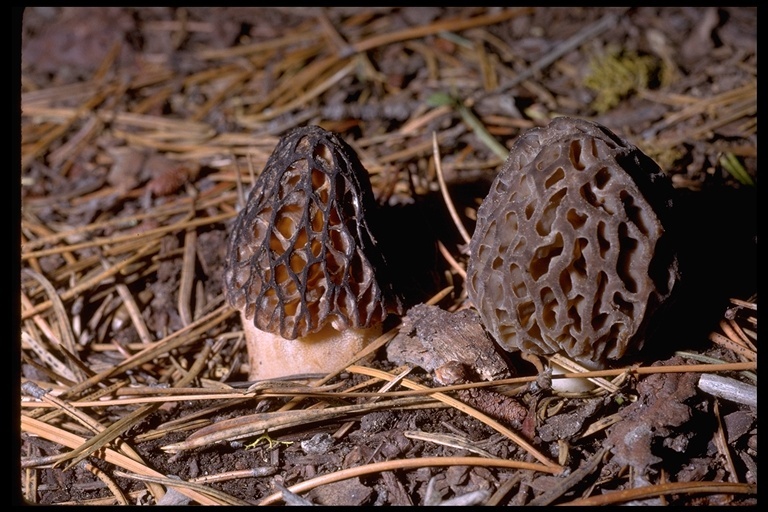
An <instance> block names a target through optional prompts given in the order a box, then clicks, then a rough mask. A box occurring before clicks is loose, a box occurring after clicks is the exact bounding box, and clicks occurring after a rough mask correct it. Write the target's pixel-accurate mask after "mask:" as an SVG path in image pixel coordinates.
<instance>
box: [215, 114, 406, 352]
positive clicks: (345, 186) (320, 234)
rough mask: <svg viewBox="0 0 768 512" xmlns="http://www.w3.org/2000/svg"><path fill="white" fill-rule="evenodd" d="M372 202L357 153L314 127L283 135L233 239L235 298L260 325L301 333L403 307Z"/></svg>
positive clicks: (228, 283)
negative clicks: (374, 228)
mask: <svg viewBox="0 0 768 512" xmlns="http://www.w3.org/2000/svg"><path fill="white" fill-rule="evenodd" d="M374 206H375V203H374V198H373V192H372V190H371V184H370V180H369V178H368V172H367V171H366V170H365V168H364V167H363V166H362V164H361V163H360V160H359V159H358V158H357V155H356V154H355V152H354V150H353V149H352V148H351V147H349V146H348V145H347V144H346V143H345V142H344V141H342V140H341V139H340V138H339V137H338V136H336V135H335V134H333V133H330V132H328V131H326V130H324V129H322V128H320V127H317V126H307V127H301V128H296V129H294V130H292V131H290V132H289V133H287V134H286V135H285V136H284V137H282V138H281V139H280V141H279V142H278V144H277V147H276V148H275V150H274V152H273V153H272V155H271V156H270V158H269V160H268V161H267V164H266V166H265V168H264V170H263V172H262V173H261V174H260V175H259V176H258V178H257V179H256V183H255V184H254V187H253V189H252V190H251V192H250V194H249V196H248V200H247V203H246V205H245V208H243V209H242V210H241V211H240V213H239V215H238V217H237V219H236V221H235V224H234V228H233V230H232V232H231V235H230V239H229V247H228V254H227V267H226V270H225V288H226V296H227V300H228V301H229V303H230V304H231V305H232V306H233V307H234V308H236V309H239V310H240V311H241V313H242V316H243V318H244V319H247V320H250V321H252V322H253V324H254V326H255V327H256V328H257V329H260V330H262V331H267V332H270V333H273V334H279V335H280V336H281V337H283V338H285V339H291V340H293V339H296V338H299V337H304V336H307V335H309V334H312V333H315V332H318V331H320V330H321V329H323V328H324V327H325V326H326V325H328V324H330V325H332V326H333V327H334V328H335V329H337V330H343V329H345V328H347V327H354V328H366V327H370V326H372V325H375V324H377V323H380V322H382V321H383V320H384V318H386V316H387V314H388V312H390V311H395V312H399V311H400V308H401V306H400V301H399V299H398V298H397V296H396V295H395V294H394V292H393V290H392V286H391V284H390V281H389V278H388V275H387V269H386V265H385V261H384V258H383V256H382V255H381V253H380V251H379V248H378V247H377V245H376V242H375V238H374V237H373V235H372V233H371V230H370V229H369V225H368V221H367V219H366V216H370V215H371V210H372V209H373V207H374Z"/></svg>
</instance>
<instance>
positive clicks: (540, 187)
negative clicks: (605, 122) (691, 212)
mask: <svg viewBox="0 0 768 512" xmlns="http://www.w3.org/2000/svg"><path fill="white" fill-rule="evenodd" d="M671 191H672V188H671V184H670V183H669V181H668V179H667V178H666V176H665V175H664V174H663V172H662V171H661V169H659V167H658V165H656V163H655V162H653V160H651V159H650V158H649V157H647V156H646V155H645V154H643V153H642V152H641V151H640V150H639V149H638V148H636V147H635V146H633V145H631V144H630V143H628V142H627V141H624V140H622V139H621V138H619V137H617V136H616V135H615V134H613V133H612V132H611V131H610V130H608V129H607V128H605V127H603V126H600V125H598V124H595V123H591V122H587V121H583V120H577V119H572V118H567V117H560V118H557V119H555V120H553V121H552V122H551V123H550V124H549V125H548V126H547V127H545V128H537V129H532V130H530V131H528V132H526V133H525V134H523V135H522V136H521V137H520V138H519V139H518V140H517V141H516V142H515V144H514V147H513V148H512V150H511V152H510V155H509V157H508V159H507V161H506V162H505V164H504V165H503V167H502V168H501V170H500V172H499V174H498V176H497V177H496V179H495V180H494V182H493V183H492V185H491V190H490V192H489V194H488V196H487V197H486V198H485V200H484V201H483V203H482V204H481V206H480V208H479V209H478V212H477V226H476V229H475V232H474V234H473V236H472V240H471V242H470V248H469V250H470V259H469V264H468V269H467V292H468V295H469V298H470V300H471V301H472V302H473V303H474V305H475V307H476V308H477V309H478V311H479V313H480V315H481V318H482V320H483V323H484V324H485V326H486V328H487V329H488V331H489V332H490V333H491V335H492V336H493V337H494V338H495V339H496V341H497V342H498V343H499V344H500V345H501V346H502V347H504V348H505V349H507V350H510V351H513V350H521V351H524V352H531V353H534V354H537V355H551V354H555V353H558V352H559V353H564V354H566V355H568V356H570V357H571V358H573V359H574V360H576V361H578V362H581V363H582V364H585V365H586V366H589V367H593V368H594V367H596V366H604V364H605V362H606V360H607V359H618V358H620V357H622V356H624V355H625V353H626V352H627V351H628V350H629V349H633V350H634V349H637V350H639V349H640V348H641V347H642V345H643V343H644V340H645V337H644V334H645V333H646V331H647V327H648V325H649V321H650V319H651V315H652V313H653V312H654V311H655V310H656V309H657V308H658V307H659V306H660V305H661V304H662V303H663V302H664V301H665V300H666V299H667V298H668V297H669V296H670V294H671V292H672V288H673V285H674V283H675V281H676V280H677V278H678V272H677V263H676V257H675V255H674V251H673V250H672V248H671V247H670V245H669V244H670V240H669V232H666V233H665V228H664V224H665V223H668V220H667V217H668V213H669V210H670V208H671V199H670V195H671Z"/></svg>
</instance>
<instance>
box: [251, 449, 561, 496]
mask: <svg viewBox="0 0 768 512" xmlns="http://www.w3.org/2000/svg"><path fill="white" fill-rule="evenodd" d="M430 466H443V467H444V466H482V467H500V468H513V469H528V470H533V471H542V472H545V473H553V472H556V470H553V468H551V467H548V466H545V465H543V464H535V463H532V462H518V461H515V460H506V459H486V458H482V457H420V458H415V459H396V460H388V461H384V462H376V463H373V464H367V465H364V466H357V467H354V468H348V469H342V470H341V471H336V472H335V473H330V474H328V475H322V476H319V477H316V478H312V479H310V480H305V481H303V482H301V483H298V484H296V485H292V486H290V487H288V490H289V491H291V492H294V493H300V492H305V491H309V490H311V489H314V488H315V487H319V486H321V485H326V484H329V483H333V482H339V481H341V480H346V479H348V478H355V477H358V476H364V475H370V474H375V473H381V472H384V471H394V470H403V469H410V468H422V467H430ZM281 499H282V494H281V493H279V492H278V493H274V494H270V495H269V496H267V497H266V498H264V499H263V500H261V501H260V502H259V506H265V505H273V504H275V503H277V502H278V501H280V500H281Z"/></svg>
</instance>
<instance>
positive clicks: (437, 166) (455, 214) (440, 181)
mask: <svg viewBox="0 0 768 512" xmlns="http://www.w3.org/2000/svg"><path fill="white" fill-rule="evenodd" d="M432 154H433V156H434V158H435V169H436V171H437V182H438V184H439V185H440V192H442V194H443V200H444V201H445V206H446V207H447V208H448V211H449V212H450V214H451V218H452V219H453V223H454V224H455V225H456V228H457V229H458V230H459V233H461V237H462V238H463V239H464V243H466V244H468V243H469V240H470V238H471V237H470V236H469V233H467V229H466V228H465V227H464V225H463V224H462V223H461V219H460V218H459V214H458V212H457V211H456V207H455V206H454V205H453V200H451V195H450V194H449V193H448V187H446V185H445V178H444V177H443V167H442V165H441V164H440V150H439V149H438V147H437V134H436V133H435V132H432Z"/></svg>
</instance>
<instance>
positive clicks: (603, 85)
mask: <svg viewBox="0 0 768 512" xmlns="http://www.w3.org/2000/svg"><path fill="white" fill-rule="evenodd" d="M589 68H590V70H589V74H587V76H586V77H585V78H584V82H583V83H584V85H585V86H586V87H588V88H590V89H592V90H593V91H595V92H596V93H597V94H596V96H595V99H594V101H593V102H592V108H593V109H594V110H595V111H596V112H597V113H599V114H600V113H603V112H606V111H608V110H610V109H612V108H613V107H615V106H616V105H618V103H619V102H620V101H621V100H623V99H625V98H627V97H629V96H630V95H632V94H634V93H635V92H637V91H640V90H643V89H648V88H649V87H651V86H654V85H659V84H660V83H662V82H664V81H666V80H665V77H666V75H668V73H665V71H664V69H663V68H664V65H663V63H662V62H661V61H660V60H658V59H656V58H655V57H653V56H651V55H639V54H637V53H635V52H632V51H623V50H620V49H618V48H613V47H609V48H607V49H606V52H605V54H603V55H600V56H598V57H594V58H592V60H591V61H590V64H589Z"/></svg>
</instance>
